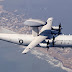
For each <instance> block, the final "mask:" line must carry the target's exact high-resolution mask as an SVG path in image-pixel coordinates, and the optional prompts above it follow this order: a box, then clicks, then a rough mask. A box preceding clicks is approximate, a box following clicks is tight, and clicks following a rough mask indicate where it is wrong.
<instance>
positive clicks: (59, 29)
mask: <svg viewBox="0 0 72 72" xmlns="http://www.w3.org/2000/svg"><path fill="white" fill-rule="evenodd" d="M60 33H61V23H60V24H59V32H58V35H59V34H60Z"/></svg>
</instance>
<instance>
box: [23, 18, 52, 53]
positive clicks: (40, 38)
mask: <svg viewBox="0 0 72 72" xmlns="http://www.w3.org/2000/svg"><path fill="white" fill-rule="evenodd" d="M52 21H53V18H52V17H51V18H48V20H47V24H46V25H45V26H43V27H42V29H41V32H40V34H39V36H37V37H36V38H35V39H34V40H33V41H32V42H31V43H30V44H29V45H28V46H27V48H26V49H25V50H24V51H23V52H22V53H24V54H26V53H27V52H28V51H30V50H31V49H32V48H34V47H35V46H36V45H38V44H39V43H40V42H42V41H43V40H45V39H46V38H47V37H49V35H50V34H51V27H52ZM46 31H47V33H46ZM45 33H46V34H47V35H45Z"/></svg>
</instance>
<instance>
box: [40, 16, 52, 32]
mask: <svg viewBox="0 0 72 72" xmlns="http://www.w3.org/2000/svg"><path fill="white" fill-rule="evenodd" d="M52 22H53V18H52V17H50V18H48V20H47V24H46V25H45V26H43V27H42V29H41V31H40V33H41V32H43V31H45V30H51V27H52Z"/></svg>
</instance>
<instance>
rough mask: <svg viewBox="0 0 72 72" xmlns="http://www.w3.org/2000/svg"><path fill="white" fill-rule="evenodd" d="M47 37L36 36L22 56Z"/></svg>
mask: <svg viewBox="0 0 72 72" xmlns="http://www.w3.org/2000/svg"><path fill="white" fill-rule="evenodd" d="M46 38H47V36H41V35H40V36H37V37H36V38H35V39H34V40H33V41H32V42H31V43H30V44H29V45H28V46H27V48H26V49H25V50H24V51H23V52H22V53H23V54H26V53H27V52H28V51H30V50H31V49H32V48H34V47H35V46H36V45H38V44H39V43H40V42H42V41H43V40H45V39H46Z"/></svg>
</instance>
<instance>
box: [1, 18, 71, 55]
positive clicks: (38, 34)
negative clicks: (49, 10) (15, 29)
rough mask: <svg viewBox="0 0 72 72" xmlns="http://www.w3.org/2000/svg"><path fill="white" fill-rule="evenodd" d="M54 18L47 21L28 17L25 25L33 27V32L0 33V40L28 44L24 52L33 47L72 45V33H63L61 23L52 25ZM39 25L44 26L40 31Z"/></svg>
mask: <svg viewBox="0 0 72 72" xmlns="http://www.w3.org/2000/svg"><path fill="white" fill-rule="evenodd" d="M52 22H53V18H52V17H50V18H48V20H47V22H44V21H41V20H36V19H28V20H26V21H25V22H24V24H25V25H27V26H30V27H32V34H16V33H13V34H7V33H0V40H4V41H7V42H11V43H16V44H19V45H25V46H27V47H26V48H25V50H24V51H23V52H22V53H23V54H26V53H27V52H29V51H30V50H31V49H32V48H34V47H36V46H38V47H44V48H47V50H48V49H49V47H72V35H62V33H61V29H62V27H61V24H60V25H59V26H52ZM39 27H42V28H41V30H40V31H39Z"/></svg>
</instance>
